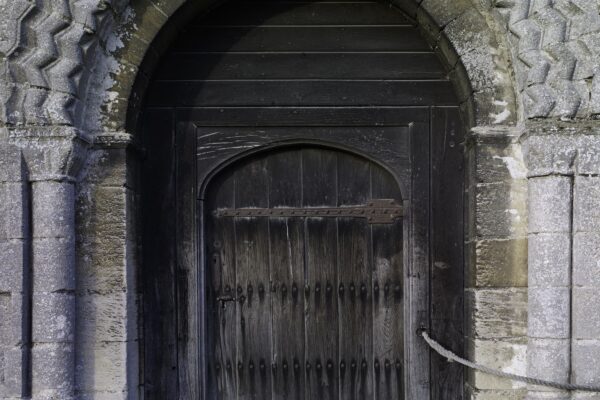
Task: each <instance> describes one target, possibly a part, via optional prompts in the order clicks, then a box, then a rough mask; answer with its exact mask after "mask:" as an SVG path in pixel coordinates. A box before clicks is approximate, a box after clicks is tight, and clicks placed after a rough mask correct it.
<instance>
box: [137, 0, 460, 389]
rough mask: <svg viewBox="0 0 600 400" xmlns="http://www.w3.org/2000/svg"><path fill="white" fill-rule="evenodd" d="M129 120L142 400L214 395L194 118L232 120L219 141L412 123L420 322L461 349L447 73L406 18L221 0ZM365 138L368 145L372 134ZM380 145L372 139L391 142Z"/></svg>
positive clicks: (366, 6) (455, 149)
mask: <svg viewBox="0 0 600 400" xmlns="http://www.w3.org/2000/svg"><path fill="white" fill-rule="evenodd" d="M140 121H141V123H140V127H139V130H140V132H141V135H140V136H141V140H142V142H143V145H144V148H145V149H146V154H145V159H144V161H143V162H142V174H141V176H142V196H143V199H142V207H141V210H142V211H141V214H142V215H141V221H142V255H143V257H142V265H143V267H142V271H141V277H142V279H141V282H142V292H143V296H142V299H143V300H142V315H143V328H144V334H143V336H144V341H143V343H142V346H143V354H144V358H143V374H144V376H143V382H144V390H145V393H146V397H147V398H148V399H155V398H156V399H165V398H185V399H187V398H190V399H192V398H202V396H209V395H210V394H211V393H212V391H211V390H208V389H207V385H208V380H207V378H206V376H207V370H206V357H207V356H206V341H207V337H205V336H203V333H202V332H204V329H205V328H206V326H205V325H206V315H205V314H202V315H200V314H199V310H201V309H202V308H203V307H204V306H205V300H206V299H205V298H204V297H203V296H204V295H199V293H204V292H202V291H200V289H199V288H200V287H203V285H205V281H204V279H205V278H206V277H205V276H204V275H203V271H201V270H199V266H200V264H202V262H203V261H199V260H202V259H203V257H204V254H203V249H199V248H198V232H201V231H202V229H201V224H202V222H203V217H202V215H198V204H197V202H196V198H197V196H198V195H197V188H198V185H199V181H200V178H199V175H200V174H204V173H208V172H210V171H206V170H199V169H198V165H197V164H196V161H197V157H198V154H199V152H201V151H202V148H201V144H198V142H197V140H198V139H197V136H196V135H197V134H196V132H197V128H198V127H204V128H205V131H204V132H207V131H206V129H208V130H209V131H210V129H214V132H220V131H222V130H223V129H222V128H223V127H226V129H228V130H229V131H232V130H234V131H235V130H237V132H238V133H237V134H234V135H233V136H232V137H233V139H232V140H231V142H230V143H225V144H223V147H224V148H225V147H229V148H230V149H235V148H236V146H240V143H238V142H237V140H238V139H239V140H245V141H244V143H246V144H244V145H245V146H246V145H248V144H247V143H249V142H248V140H247V135H256V137H257V138H258V139H257V143H258V141H259V138H260V135H261V132H262V131H263V130H264V129H267V128H269V129H271V128H274V127H301V128H302V129H304V130H309V129H313V128H314V132H317V130H316V129H322V128H323V127H336V129H340V127H345V126H353V127H357V126H358V127H365V128H368V129H371V127H375V128H376V127H382V129H388V128H389V129H391V128H392V127H396V126H400V127H406V129H408V130H411V129H412V128H411V127H418V129H417V130H418V131H419V132H421V136H420V137H419V141H421V140H422V145H421V146H422V147H423V148H426V149H427V152H426V153H423V154H426V159H423V160H420V161H419V160H415V162H416V164H415V165H417V164H418V167H415V168H416V169H421V170H424V171H425V172H426V174H425V175H424V176H426V179H427V182H429V183H428V184H427V185H426V186H427V187H428V189H427V190H428V192H427V199H428V200H427V201H428V202H429V203H428V204H421V205H420V206H421V207H424V208H426V209H427V213H425V214H424V215H426V217H424V218H426V219H427V221H428V222H427V223H425V222H424V223H423V224H424V226H425V228H424V229H425V230H424V231H423V235H424V236H425V237H426V241H427V243H428V244H427V246H428V250H427V251H425V253H424V254H427V258H428V259H427V260H426V261H423V262H426V264H427V265H426V268H427V269H428V272H427V274H428V275H427V277H426V282H427V284H426V286H427V287H428V289H427V291H428V292H430V293H431V294H432V295H431V296H430V298H428V300H427V304H426V306H427V307H429V310H430V312H429V315H425V316H419V317H418V318H425V319H426V320H427V324H428V325H429V324H430V325H431V329H432V330H433V331H434V332H436V331H437V332H445V333H444V336H445V337H448V338H449V340H447V341H446V343H448V344H449V345H451V346H452V347H453V348H454V349H455V350H457V351H460V352H462V345H463V341H462V336H463V334H462V332H463V307H462V301H463V296H462V290H463V274H462V257H463V255H462V252H463V250H462V249H463V244H462V242H463V234H462V233H463V232H462V210H463V204H462V187H463V177H462V162H463V161H462V160H463V156H462V152H461V151H460V147H459V146H458V144H459V143H460V142H461V141H462V138H463V132H462V125H461V122H460V112H459V108H458V102H457V100H456V96H455V94H454V92H453V88H452V84H451V82H450V80H449V78H448V76H447V72H446V70H445V69H444V67H443V65H442V63H441V62H440V61H439V60H438V58H437V56H436V55H435V53H434V52H433V51H432V50H431V48H430V47H429V45H428V44H427V43H426V42H425V41H424V40H423V39H422V38H421V36H420V34H419V30H418V27H417V26H416V23H415V22H414V21H411V20H410V19H408V18H407V17H405V16H404V15H403V14H402V13H400V12H399V11H398V10H397V9H395V8H393V7H391V6H390V5H388V4H384V3H380V2H377V1H360V0H358V1H349V2H329V1H319V2H284V1H264V2H263V1H261V2H253V1H252V2H250V1H232V2H227V3H224V4H222V5H221V6H220V7H218V8H215V9H214V10H213V11H212V12H210V13H203V15H202V16H201V17H198V18H196V19H192V21H191V22H190V23H189V24H188V26H187V27H186V28H185V29H184V30H183V33H182V34H181V35H180V36H179V37H178V38H177V39H175V40H174V41H173V43H172V44H171V46H170V47H169V50H168V51H167V52H166V53H165V55H164V56H163V57H162V59H161V62H160V63H159V65H158V68H157V69H156V72H155V74H154V75H153V76H152V79H151V81H150V84H149V86H148V90H147V94H146V96H145V100H144V107H143V112H142V114H141V118H140ZM368 129H365V130H364V131H365V132H369V130H368ZM417 130H414V131H417ZM248 132H250V133H248ZM314 132H313V133H311V135H316V134H317V133H314ZM209 134H210V132H209ZM365 135H367V133H365ZM361 140H364V141H365V142H369V138H368V137H366V138H362V139H361ZM371 144H372V146H374V147H377V146H378V144H377V142H376V140H375V138H373V140H372V141H371ZM248 146H251V145H248ZM385 146H386V145H385V144H384V143H383V142H382V143H381V144H379V147H382V149H383V150H385V151H391V152H393V149H390V148H383V147H385ZM232 151H233V150H232ZM215 157H216V156H215ZM216 159H217V158H215V160H216ZM434 204H435V206H434ZM436 263H437V264H436ZM433 265H444V268H433V267H432V266H433ZM424 279H425V277H424ZM436 293H440V294H442V295H440V296H441V297H436ZM425 314H427V313H425ZM416 318H417V317H415V321H416ZM413 322H414V321H413ZM425 364H427V366H426V367H423V368H426V369H427V371H430V376H429V379H428V382H431V398H432V399H458V398H461V396H462V370H461V369H460V368H456V367H455V366H448V365H447V364H446V363H444V362H443V360H440V359H438V358H437V357H436V356H433V355H432V356H431V359H430V360H429V359H428V360H426V361H425ZM407 368H408V366H407ZM427 390H429V389H427ZM336 393H337V392H336ZM270 396H271V395H269V397H270ZM336 396H339V394H336ZM272 397H273V398H284V397H278V395H277V393H275V392H273V393H272ZM208 398H210V397H208ZM287 398H292V397H287ZM305 398H310V397H305ZM336 398H341V397H336Z"/></svg>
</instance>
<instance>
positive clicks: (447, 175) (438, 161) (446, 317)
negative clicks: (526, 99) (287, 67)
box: [431, 108, 465, 400]
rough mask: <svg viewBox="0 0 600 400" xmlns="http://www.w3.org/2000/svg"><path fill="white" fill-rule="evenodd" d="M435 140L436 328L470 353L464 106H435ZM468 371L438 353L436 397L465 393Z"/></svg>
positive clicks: (433, 244) (433, 265)
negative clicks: (461, 111)
mask: <svg viewBox="0 0 600 400" xmlns="http://www.w3.org/2000/svg"><path fill="white" fill-rule="evenodd" d="M431 141H432V142H431V202H432V209H431V218H432V221H431V260H432V262H431V332H432V335H434V337H437V338H440V340H442V342H443V344H444V346H447V347H448V348H450V349H451V350H452V351H454V352H455V353H457V354H464V352H465V346H464V340H463V338H464V326H463V324H464V294H463V290H464V281H463V280H464V278H463V277H464V269H463V265H464V254H463V237H464V232H463V209H464V205H463V193H464V185H463V183H462V182H463V181H462V179H460V177H461V176H462V174H463V173H464V168H463V163H464V156H463V150H462V143H463V141H464V128H463V126H462V123H461V119H460V115H459V111H458V109H456V108H433V109H432V113H431ZM463 373H464V370H463V368H462V367H461V366H460V365H457V364H456V363H449V362H448V361H447V360H446V359H444V358H442V357H440V356H438V355H437V354H432V356H431V380H432V387H431V398H432V399H433V400H441V399H451V398H460V397H461V396H462V392H463Z"/></svg>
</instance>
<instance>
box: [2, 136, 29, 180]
mask: <svg viewBox="0 0 600 400" xmlns="http://www.w3.org/2000/svg"><path fill="white" fill-rule="evenodd" d="M25 169H26V168H25V162H24V160H23V156H22V155H21V150H20V149H19V148H18V147H17V146H13V145H11V144H7V143H0V183H1V182H21V181H23V180H24V179H25V175H26V172H25Z"/></svg>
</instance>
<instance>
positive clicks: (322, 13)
mask: <svg viewBox="0 0 600 400" xmlns="http://www.w3.org/2000/svg"><path fill="white" fill-rule="evenodd" d="M340 23H344V24H346V25H412V24H411V22H410V21H409V20H408V19H406V18H405V17H404V16H403V15H402V14H401V13H399V12H390V7H389V6H387V5H386V4H383V3H378V2H373V1H369V2H366V1H354V2H352V1H346V2H344V6H343V7H340V4H339V3H335V2H300V1H298V2H295V3H294V5H293V8H291V7H290V4H289V3H287V2H281V1H261V2H254V1H235V2H227V3H225V4H224V5H223V6H222V7H219V8H218V9H217V10H215V12H214V13H212V14H211V16H210V24H212V25H218V26H239V25H244V26H258V25H339V24H340ZM205 24H206V21H205V20H203V18H198V19H196V20H194V21H192V22H191V25H193V26H202V25H205Z"/></svg>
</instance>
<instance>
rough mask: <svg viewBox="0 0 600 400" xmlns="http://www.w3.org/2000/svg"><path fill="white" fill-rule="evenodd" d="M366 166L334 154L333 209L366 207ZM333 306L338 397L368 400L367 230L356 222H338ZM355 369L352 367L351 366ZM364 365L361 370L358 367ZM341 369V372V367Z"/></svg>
mask: <svg viewBox="0 0 600 400" xmlns="http://www.w3.org/2000/svg"><path fill="white" fill-rule="evenodd" d="M370 169H371V163H370V162H368V161H367V160H365V159H360V158H358V157H352V156H347V155H344V156H338V160H337V179H338V205H339V206H350V205H356V204H366V203H367V201H368V200H370V199H371V198H372V197H371V193H370V189H371V176H370V172H371V171H370ZM338 242H339V243H338V249H337V250H338V254H337V260H338V282H339V284H338V298H339V301H338V308H339V349H340V355H339V368H340V383H339V385H340V398H342V399H352V400H354V399H356V400H358V399H361V400H366V399H372V390H373V371H374V364H373V360H372V351H373V331H372V330H371V329H370V326H372V324H373V295H372V290H371V288H372V282H371V280H372V266H371V262H370V261H371V260H370V257H369V253H370V252H371V251H372V250H371V237H370V226H369V225H368V224H367V222H366V221H365V220H361V219H356V218H339V219H338ZM353 362H356V363H358V364H360V368H352V363H353ZM363 362H365V363H366V368H363ZM342 366H343V367H344V368H342Z"/></svg>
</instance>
